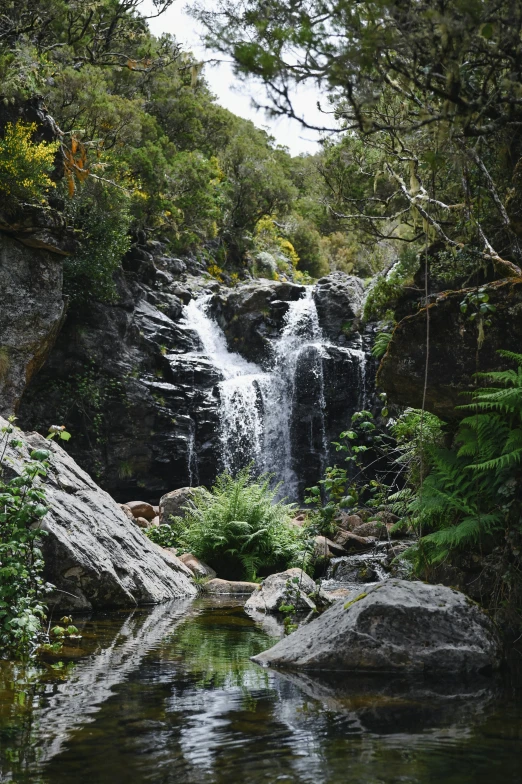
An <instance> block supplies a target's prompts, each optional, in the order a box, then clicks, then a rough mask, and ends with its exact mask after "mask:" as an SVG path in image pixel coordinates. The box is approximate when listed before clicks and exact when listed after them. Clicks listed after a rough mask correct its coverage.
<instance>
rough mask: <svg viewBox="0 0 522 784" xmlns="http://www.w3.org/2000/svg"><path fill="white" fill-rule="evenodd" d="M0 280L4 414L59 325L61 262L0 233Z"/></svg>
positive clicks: (1, 401) (0, 391) (0, 397)
mask: <svg viewBox="0 0 522 784" xmlns="http://www.w3.org/2000/svg"><path fill="white" fill-rule="evenodd" d="M0 284H1V286H0V288H1V290H2V306H1V308H0V414H3V415H4V416H8V415H9V414H12V413H13V411H15V409H16V408H17V406H18V402H19V400H20V397H21V396H22V393H23V391H24V389H25V388H26V386H27V384H28V383H29V381H30V380H31V378H32V377H33V376H34V374H35V373H36V372H37V371H38V370H39V369H40V368H41V367H42V365H43V364H44V362H45V360H46V359H47V356H48V355H49V353H50V351H51V349H52V347H53V344H54V342H55V340H56V337H57V335H58V332H59V330H60V327H61V324H62V321H63V315H64V303H63V297H62V261H61V259H60V257H59V256H57V255H56V254H54V253H49V252H48V251H46V250H36V249H34V248H28V247H26V246H25V245H22V244H21V243H20V242H19V241H18V240H15V239H13V238H11V237H9V236H8V235H6V234H1V233H0ZM47 424H48V425H49V424H54V423H50V422H48V423H47Z"/></svg>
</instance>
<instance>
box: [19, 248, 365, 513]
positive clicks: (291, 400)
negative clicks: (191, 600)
mask: <svg viewBox="0 0 522 784" xmlns="http://www.w3.org/2000/svg"><path fill="white" fill-rule="evenodd" d="M199 273H200V268H199V267H198V263H197V262H196V261H194V260H190V259H186V260H185V261H181V260H180V259H174V258H171V257H169V256H167V255H166V246H164V245H163V244H162V243H160V242H154V243H152V242H149V243H143V244H138V245H136V246H135V247H134V248H133V250H132V253H130V254H129V256H128V257H127V258H126V260H125V264H124V272H122V273H120V274H119V275H118V276H117V278H116V285H117V289H118V300H117V301H116V302H115V303H113V304H107V303H100V302H94V301H93V302H90V303H89V304H88V306H87V305H86V306H84V307H83V308H79V306H78V305H75V306H74V309H71V311H70V313H69V315H68V316H67V319H66V321H65V323H64V326H63V327H62V330H61V332H60V335H59V336H58V339H57V341H56V345H55V347H54V349H53V351H52V352H51V355H50V357H49V358H48V360H47V362H46V364H45V367H44V368H43V369H42V370H41V371H40V372H39V373H38V375H37V376H36V378H35V379H34V380H33V381H32V383H31V385H30V387H29V389H27V390H26V392H25V394H24V396H23V399H22V403H21V405H20V408H19V417H20V420H19V421H20V423H21V425H22V427H24V429H26V430H28V429H35V430H38V431H39V432H43V433H45V432H47V428H48V426H49V424H50V422H51V421H52V422H53V423H54V422H56V423H62V422H63V423H64V424H66V425H67V428H68V430H69V431H70V432H71V433H72V434H73V438H72V439H71V441H70V442H69V444H68V447H67V449H68V451H69V452H70V454H71V455H72V456H73V457H74V458H75V460H77V462H78V463H79V464H80V465H81V466H82V467H83V468H85V469H86V470H87V471H88V472H89V473H90V474H91V475H92V476H93V477H94V478H95V479H96V481H97V482H98V483H99V484H100V485H101V486H102V487H103V488H104V489H106V490H108V491H109V492H110V493H111V495H112V496H113V497H114V498H116V499H117V500H118V501H119V502H126V501H127V500H128V499H129V498H138V499H143V500H144V501H148V502H152V503H157V501H158V500H159V498H160V497H161V496H164V495H165V494H166V493H167V492H169V491H172V490H173V489H176V488H183V487H187V486H195V485H206V486H209V485H211V484H212V482H213V481H214V479H215V477H216V474H217V473H218V472H219V471H220V470H222V469H223V467H224V465H225V464H227V463H226V461H225V460H224V457H223V450H224V445H225V444H228V448H229V450H232V449H234V450H236V452H242V450H243V441H244V443H245V444H247V446H245V447H244V449H245V450H246V451H247V452H248V454H247V455H246V457H245V456H243V455H242V454H241V460H239V458H238V460H237V462H241V465H244V464H246V463H248V462H249V461H250V460H251V459H252V450H254V447H253V446H252V445H251V443H250V442H251V441H252V439H253V438H257V439H258V440H259V441H260V442H261V441H263V444H265V443H266V444H269V447H268V450H269V451H270V450H271V455H272V456H273V454H272V453H273V452H274V451H278V450H277V449H275V450H274V447H273V442H278V443H277V446H279V435H277V436H275V434H276V433H277V434H278V433H279V430H280V429H281V428H280V423H274V422H272V421H271V419H270V417H271V418H272V419H274V417H275V415H274V414H271V413H269V414H266V412H267V411H269V410H270V407H271V406H272V405H273V404H274V402H275V404H276V405H275V407H276V408H277V411H283V412H285V414H284V416H285V417H287V423H288V424H287V427H286V431H285V433H286V435H285V438H286V441H285V447H284V455H285V458H284V459H285V460H286V463H285V467H284V471H283V469H282V472H283V473H284V475H285V477H286V478H287V477H288V476H292V477H297V478H298V479H295V480H293V479H292V482H293V485H292V492H291V496H292V499H296V498H297V497H300V496H301V495H302V494H303V491H304V488H306V487H308V486H310V485H312V484H314V483H315V481H316V480H317V477H318V476H319V474H320V472H321V470H322V468H323V467H324V465H325V464H328V463H329V461H330V460H331V458H332V456H331V454H330V451H332V450H333V448H331V447H330V444H331V442H332V441H334V440H335V439H336V438H337V437H338V435H339V433H340V432H341V431H342V430H343V429H346V427H347V426H348V424H349V420H350V416H351V414H352V413H353V412H354V411H356V410H358V409H360V408H362V407H364V406H365V405H366V402H367V400H368V394H369V391H370V388H371V386H372V381H371V379H372V365H371V364H370V363H371V360H370V363H367V356H368V348H369V342H370V338H371V336H370V335H367V334H366V333H364V334H361V333H359V332H353V331H352V332H351V333H350V334H348V332H349V331H348V332H347V331H346V330H345V329H344V327H343V325H342V324H341V327H339V323H340V322H339V319H340V313H341V311H343V312H344V310H346V309H348V310H346V313H348V315H349V314H350V313H352V312H353V313H355V309H356V308H357V307H358V304H357V303H358V302H359V300H358V296H359V292H360V282H358V281H357V279H352V278H350V277H349V276H348V277H347V276H344V277H343V276H341V277H339V276H338V275H336V276H333V282H332V281H330V279H329V278H324V279H322V281H321V283H320V285H319V284H318V288H317V292H318V293H317V296H318V298H319V299H318V308H319V300H320V305H321V307H322V308H323V311H324V314H326V315H324V318H323V321H324V325H325V331H326V332H327V334H326V335H325V336H324V337H320V336H318V335H317V331H318V330H319V325H318V322H317V318H318V314H317V313H315V306H314V303H313V299H312V298H311V297H308V296H307V291H306V290H305V287H303V286H298V285H295V284H291V283H280V282H277V281H266V280H258V281H252V282H245V283H241V284H240V285H238V286H236V287H234V288H226V287H223V286H220V285H219V284H218V283H216V282H212V283H209V282H208V278H207V279H205V278H203V277H201V276H200V275H199ZM308 291H309V290H308ZM202 294H204V295H205V296H206V307H207V311H206V314H205V315H204V316H201V317H200V315H201V313H202V311H201V310H198V308H193V306H192V305H190V308H187V307H185V306H186V305H187V304H189V303H191V300H192V299H194V298H197V297H199V296H200V295H202ZM330 298H333V299H332V302H330ZM300 299H305V300H306V301H307V303H308V305H307V306H306V307H308V306H311V310H313V312H314V313H313V314H312V313H311V312H310V313H309V314H308V315H306V313H308V311H306V308H304V309H303V308H294V309H293V310H292V314H293V315H292V318H294V322H293V323H292V324H293V328H294V332H292V333H291V339H290V338H288V341H287V342H288V346H287V344H286V343H285V342H284V341H285V340H287V337H285V335H286V333H285V330H286V329H287V326H288V325H287V320H286V316H287V314H288V313H289V310H290V309H292V307H293V306H294V304H295V303H297V302H298V301H299V300H300ZM350 303H351V304H350ZM343 309H344V310H343ZM203 310H204V308H203ZM294 311H295V312H294ZM300 313H301V317H302V316H303V313H304V314H305V315H304V317H302V321H299V314H300ZM198 314H200V315H198ZM332 314H334V315H332ZM335 314H336V315H335ZM309 316H310V317H309ZM312 316H313V317H312ZM209 317H210V318H212V317H213V318H214V320H215V321H214V322H210V323H209ZM201 318H203V320H204V319H206V323H205V324H203V325H202V322H201ZM314 318H315V320H314ZM332 319H333V320H332ZM336 319H337V321H336ZM343 323H344V322H343ZM218 324H219V325H220V326H221V328H222V330H223V332H224V336H223V334H222V333H221V332H220V327H219V326H217V325H218ZM335 325H337V326H335ZM202 327H203V328H204V329H206V330H207V331H206V332H204V331H202ZM338 327H339V329H338ZM209 332H212V334H209ZM218 332H219V335H218V338H219V341H224V340H225V339H226V341H227V342H228V349H229V351H234V352H238V353H239V354H240V355H241V356H242V357H243V359H248V360H250V361H252V360H254V361H255V362H256V363H258V368H257V375H258V377H259V380H257V381H256V382H255V383H254V382H252V381H251V382H249V383H250V385H251V390H250V391H251V398H252V399H251V400H250V405H249V406H246V408H247V413H250V415H251V416H256V415H257V416H258V419H259V420H261V419H262V418H263V417H265V415H266V419H265V424H266V422H267V421H269V424H267V425H266V427H267V431H266V432H267V433H268V437H267V438H266V439H264V440H263V439H262V438H261V436H260V435H259V432H258V431H259V429H260V428H259V427H257V426H256V427H251V426H250V425H251V423H250V422H249V423H247V426H244V420H243V419H241V421H240V423H239V424H238V425H237V427H236V431H238V432H236V433H235V435H234V433H232V435H231V436H230V437H229V436H227V438H225V437H224V435H223V432H222V430H223V426H224V423H227V422H230V419H229V418H227V416H224V415H223V409H224V406H225V404H226V403H228V404H229V408H230V410H229V412H228V413H229V414H230V411H231V410H232V409H233V408H234V407H235V408H236V409H238V406H239V403H240V402H241V401H238V399H237V396H236V397H234V396H233V395H232V396H231V397H230V399H228V398H226V391H225V392H223V389H222V388H221V387H220V384H221V382H223V380H224V378H226V368H225V370H223V367H222V366H221V365H220V362H219V360H220V357H221V358H222V356H223V351H224V350H225V349H224V348H223V351H222V353H221V354H219V352H217V354H216V351H214V353H212V346H211V347H210V349H209V343H208V341H207V342H205V338H210V344H212V341H214V343H215V338H216V334H217V333H218ZM334 334H335V336H336V337H335V340H337V342H338V345H337V344H336V343H334V342H333V340H334V338H333V336H334ZM219 341H218V342H219ZM283 343H284V347H283V348H284V352H286V353H285V356H287V354H291V357H292V360H291V362H288V361H287V362H286V365H285V368H286V370H287V371H288V373H289V374H293V375H292V378H293V377H294V375H295V383H294V382H293V381H291V380H290V379H289V378H286V376H285V380H284V383H283V385H286V387H288V389H290V388H291V390H292V392H291V395H289V393H288V394H287V392H283V386H281V384H280V385H279V387H278V388H277V389H276V388H275V387H274V388H272V386H273V379H272V380H270V382H268V381H267V377H268V376H270V371H271V368H273V362H274V361H276V360H275V356H276V355H277V356H278V357H279V354H277V350H278V349H276V344H277V346H280V345H283ZM287 349H288V351H287ZM220 350H221V349H220ZM282 350H283V349H282ZM218 354H219V356H218ZM210 357H211V358H210ZM294 360H295V367H294ZM278 361H279V360H278ZM271 363H272V364H271ZM255 370H256V369H255ZM294 371H295V373H294ZM267 373H268V376H267ZM279 377H280V378H281V374H280V376H279ZM270 378H271V377H270ZM256 384H257V386H256ZM276 386H277V385H276ZM286 387H285V389H286ZM227 389H229V388H228V387H227ZM267 390H268V391H267ZM243 391H244V389H243ZM245 394H246V393H245ZM285 395H286V397H285ZM320 401H322V402H320ZM290 409H291V410H290ZM256 412H257V413H256ZM258 424H259V423H258ZM234 427H235V426H234ZM263 427H264V425H263ZM261 429H262V428H261ZM232 430H233V428H232ZM243 431H245V432H243ZM247 431H248V432H247ZM256 449H257V447H256ZM263 449H265V446H264V445H263V446H260V450H258V451H257V452H255V454H261V452H262V450H263ZM249 450H250V451H249ZM254 451H255V450H254ZM279 451H281V450H279ZM325 452H326V453H328V454H325ZM290 453H291V458H288V459H287V457H286V456H287V455H289V454H290ZM243 457H244V459H243ZM235 459H236V458H235V457H234V460H235ZM290 463H291V465H290ZM227 465H228V464H227ZM259 467H260V469H261V470H263V469H267V470H269V471H270V470H275V462H274V460H272V459H268V457H267V456H266V455H265V454H264V452H263V465H262V466H259ZM160 517H161V515H160Z"/></svg>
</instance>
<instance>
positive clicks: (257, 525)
mask: <svg viewBox="0 0 522 784" xmlns="http://www.w3.org/2000/svg"><path fill="white" fill-rule="evenodd" d="M278 490H279V487H278V486H276V487H271V477H270V476H269V475H263V476H260V477H257V478H256V477H254V476H253V475H252V467H251V466H248V467H246V468H244V469H243V470H242V471H240V472H239V473H238V474H237V476H235V477H233V476H231V475H230V474H228V473H223V474H221V475H220V476H218V478H217V479H216V481H215V483H214V485H213V487H212V488H211V489H210V490H207V489H206V488H203V487H198V488H195V489H194V493H193V497H192V498H191V502H190V506H188V507H187V514H186V516H185V517H173V518H172V520H171V526H170V528H171V536H170V537H167V536H166V534H165V532H164V531H163V530H162V529H163V528H166V526H160V528H159V529H153V531H151V533H150V536H151V538H152V539H153V540H154V541H155V540H156V538H157V537H161V539H162V543H163V544H164V545H165V543H166V542H167V540H168V543H169V545H174V546H176V547H179V548H180V549H181V550H184V551H186V552H191V553H192V554H193V555H195V556H196V557H197V558H200V559H201V560H203V561H205V562H207V563H208V564H210V565H211V566H212V567H214V568H215V569H216V571H217V572H218V573H219V574H220V575H221V576H223V577H229V578H236V579H238V578H240V579H246V580H255V579H256V578H257V577H258V573H259V571H260V570H261V568H263V569H270V570H272V571H277V570H282V569H287V568H288V567H289V566H297V565H298V566H301V565H302V563H303V552H304V550H305V544H306V543H305V538H306V535H305V534H304V533H303V532H302V531H301V530H300V529H299V528H297V527H293V526H292V525H291V524H290V520H291V515H292V512H293V510H294V505H293V504H287V503H285V502H284V501H276V497H277V493H278Z"/></svg>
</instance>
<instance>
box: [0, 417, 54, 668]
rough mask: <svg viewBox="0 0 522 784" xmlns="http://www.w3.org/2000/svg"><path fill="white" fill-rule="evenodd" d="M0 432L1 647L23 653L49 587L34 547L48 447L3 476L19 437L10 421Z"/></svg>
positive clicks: (36, 629) (31, 642) (38, 629)
mask: <svg viewBox="0 0 522 784" xmlns="http://www.w3.org/2000/svg"><path fill="white" fill-rule="evenodd" d="M0 436H1V438H0V651H1V650H3V651H5V652H7V653H8V654H9V655H11V656H16V657H19V658H26V657H27V656H28V655H30V654H31V653H32V652H34V650H35V649H36V648H37V646H38V643H39V640H40V637H41V636H42V620H43V619H44V617H45V612H46V608H45V605H44V604H43V596H44V594H45V592H46V590H47V589H48V587H49V586H47V585H46V584H45V583H44V581H43V578H42V570H43V559H42V554H41V551H40V549H39V547H38V540H39V539H40V538H41V537H42V535H44V532H43V531H41V530H40V529H39V527H38V525H36V524H37V523H38V522H39V521H40V520H41V518H42V517H43V516H44V515H45V514H46V513H47V507H46V506H45V492H44V490H43V489H42V487H41V486H39V484H38V477H45V476H46V474H47V468H48V465H49V452H48V451H47V450H45V449H39V450H35V451H33V452H32V453H31V460H30V461H28V462H26V463H25V464H24V466H23V470H22V472H21V473H20V475H19V476H16V477H15V478H14V479H10V480H8V481H5V480H4V479H3V474H4V469H5V467H6V459H5V455H6V451H7V447H8V445H9V446H11V447H17V446H20V445H21V442H20V441H19V440H18V439H17V438H16V429H15V428H14V426H13V425H12V423H9V424H8V425H6V426H4V427H3V428H1V429H0Z"/></svg>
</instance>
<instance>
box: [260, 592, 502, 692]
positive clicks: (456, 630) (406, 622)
mask: <svg viewBox="0 0 522 784" xmlns="http://www.w3.org/2000/svg"><path fill="white" fill-rule="evenodd" d="M500 655H501V649H500V643H499V639H498V636H497V633H496V631H495V627H494V626H493V623H492V621H491V620H490V619H489V617H488V616H487V615H486V614H485V613H484V612H483V610H481V609H480V607H479V606H478V605H476V604H473V603H472V602H471V601H470V600H469V599H468V598H467V597H466V596H465V595H464V594H462V593H459V592H458V591H455V590H453V589H451V588H446V587H445V586H442V585H426V584H424V583H421V582H407V581H405V580H394V579H392V580H387V581H386V582H384V583H379V584H378V585H376V586H374V587H373V588H369V589H367V591H366V592H363V593H360V594H359V595H358V596H356V597H355V598H354V599H352V600H351V601H348V602H336V603H335V604H334V605H333V607H331V608H330V609H329V610H327V612H325V613H324V614H323V615H321V616H320V617H319V618H317V619H316V620H314V621H312V622H311V623H310V624H308V625H307V626H305V627H301V628H300V629H298V630H297V631H296V632H294V633H293V634H291V635H290V636H289V637H287V638H285V639H284V640H281V641H280V642H278V643H277V644H276V645H274V647H273V648H270V650H268V651H264V652H263V653H260V654H258V655H257V656H254V657H253V661H255V662H257V663H258V664H263V665H266V666H269V665H270V666H274V667H283V668H288V669H304V670H345V671H352V672H353V671H357V672H412V673H413V672H419V673H440V674H444V675H447V676H452V675H457V674H458V675H465V674H468V673H473V672H483V671H488V670H493V669H496V668H498V666H499V663H500Z"/></svg>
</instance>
